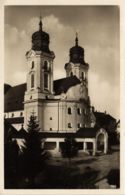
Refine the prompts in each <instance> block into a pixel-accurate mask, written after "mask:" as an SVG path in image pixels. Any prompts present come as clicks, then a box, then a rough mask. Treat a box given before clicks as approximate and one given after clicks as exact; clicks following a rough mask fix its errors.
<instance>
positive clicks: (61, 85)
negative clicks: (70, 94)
mask: <svg viewBox="0 0 125 195" xmlns="http://www.w3.org/2000/svg"><path fill="white" fill-rule="evenodd" d="M80 83H81V82H80V80H79V79H78V78H77V77H76V76H71V77H66V78H62V79H59V80H55V81H54V91H55V95H60V94H61V93H62V92H64V93H66V92H67V91H68V89H69V88H70V87H73V86H75V85H78V84H80Z"/></svg>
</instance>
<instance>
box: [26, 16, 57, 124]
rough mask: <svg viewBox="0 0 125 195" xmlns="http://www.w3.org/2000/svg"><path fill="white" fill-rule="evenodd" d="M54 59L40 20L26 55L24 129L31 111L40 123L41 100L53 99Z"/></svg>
mask: <svg viewBox="0 0 125 195" xmlns="http://www.w3.org/2000/svg"><path fill="white" fill-rule="evenodd" d="M54 58H55V55H54V52H53V51H50V49H49V34H48V33H46V32H44V31H43V25H42V20H41V18H40V22H39V30H38V31H36V32H34V33H33V35H32V48H31V49H30V50H29V51H28V52H27V53H26V59H27V66H28V72H27V90H26V92H25V101H24V110H25V127H26V125H27V122H28V120H29V117H30V115H31V113H32V112H33V111H34V112H35V114H36V116H37V119H38V121H40V123H41V117H42V100H45V99H53V97H54V95H53V60H54ZM40 126H41V125H40Z"/></svg>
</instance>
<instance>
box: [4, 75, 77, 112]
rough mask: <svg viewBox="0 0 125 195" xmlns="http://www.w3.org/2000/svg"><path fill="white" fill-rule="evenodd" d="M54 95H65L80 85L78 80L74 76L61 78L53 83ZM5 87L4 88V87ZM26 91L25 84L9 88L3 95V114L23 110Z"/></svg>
mask: <svg viewBox="0 0 125 195" xmlns="http://www.w3.org/2000/svg"><path fill="white" fill-rule="evenodd" d="M53 84H54V91H55V95H60V94H61V93H62V92H64V93H66V92H67V91H68V89H69V88H70V87H72V86H75V85H77V84H80V80H79V79H78V78H77V77H76V76H72V77H67V78H62V79H59V80H55V81H54V83H53ZM5 87H6V86H5ZM25 91H26V83H23V84H20V85H16V86H14V87H10V88H9V89H8V91H7V92H6V93H5V102H4V109H5V112H12V111H18V110H23V109H24V105H23V102H24V94H25Z"/></svg>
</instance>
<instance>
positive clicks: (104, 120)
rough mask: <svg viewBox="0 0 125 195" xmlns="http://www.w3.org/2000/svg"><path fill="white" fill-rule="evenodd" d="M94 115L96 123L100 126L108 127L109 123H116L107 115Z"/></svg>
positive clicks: (98, 113)
mask: <svg viewBox="0 0 125 195" xmlns="http://www.w3.org/2000/svg"><path fill="white" fill-rule="evenodd" d="M94 115H95V117H96V123H97V124H99V125H101V126H108V125H109V124H110V122H111V121H113V122H115V123H116V119H115V118H113V117H112V116H111V115H109V114H106V113H103V112H94Z"/></svg>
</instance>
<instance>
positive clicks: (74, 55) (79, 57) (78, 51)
mask: <svg viewBox="0 0 125 195" xmlns="http://www.w3.org/2000/svg"><path fill="white" fill-rule="evenodd" d="M70 62H72V63H81V64H85V62H84V49H83V48H82V47H80V46H79V45H78V37H77V34H76V38H75V46H74V47H72V48H71V49H70Z"/></svg>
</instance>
